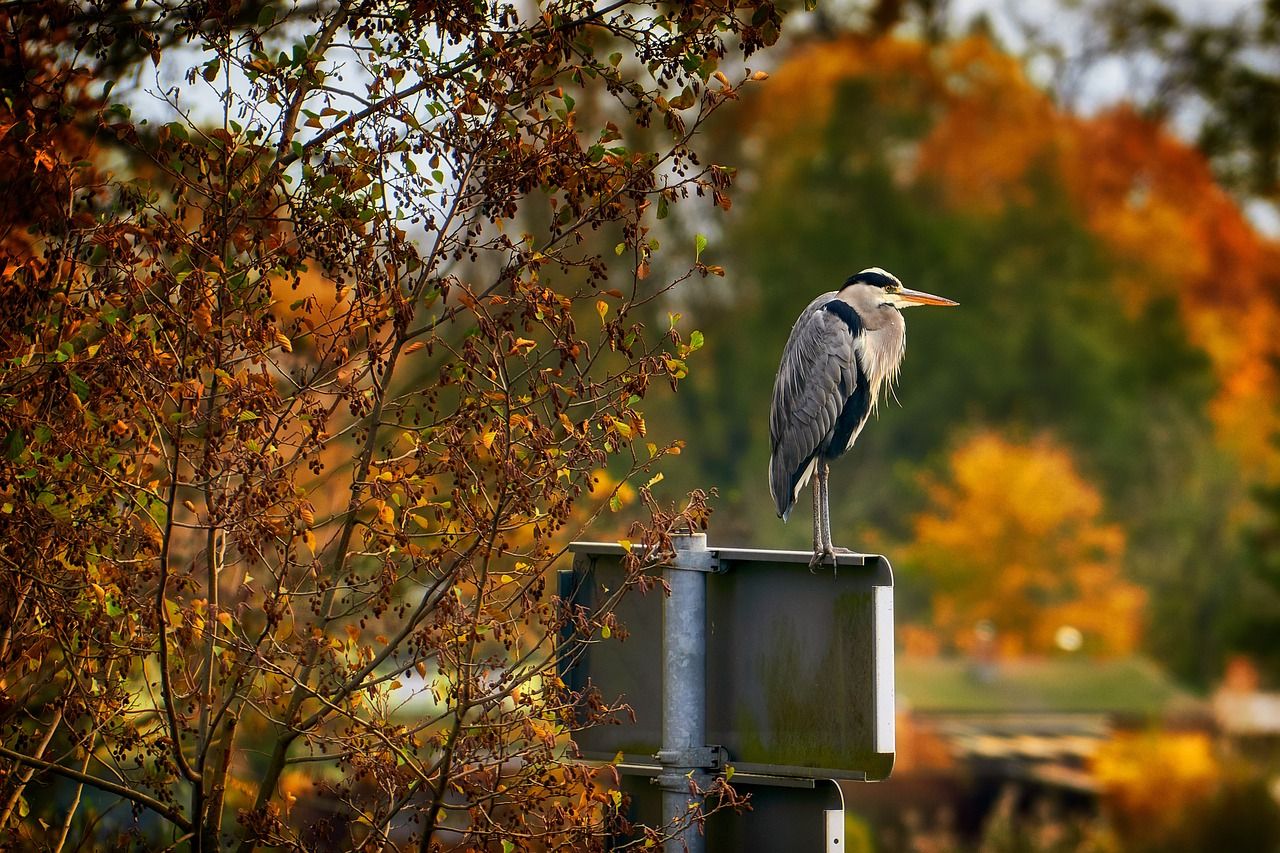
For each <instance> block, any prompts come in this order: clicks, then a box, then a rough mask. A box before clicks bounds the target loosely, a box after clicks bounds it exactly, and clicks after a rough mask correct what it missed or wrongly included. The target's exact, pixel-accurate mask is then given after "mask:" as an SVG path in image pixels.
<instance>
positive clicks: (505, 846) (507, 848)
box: [502, 838, 516, 853]
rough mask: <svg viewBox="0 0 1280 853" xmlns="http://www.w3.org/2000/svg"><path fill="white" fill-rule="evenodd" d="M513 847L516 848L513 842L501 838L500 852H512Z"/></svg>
mask: <svg viewBox="0 0 1280 853" xmlns="http://www.w3.org/2000/svg"><path fill="white" fill-rule="evenodd" d="M515 849H516V846H515V845H514V844H512V843H511V842H510V841H508V840H507V839H505V838H504V839H502V853H512V851H513V850H515Z"/></svg>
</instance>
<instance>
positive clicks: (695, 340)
mask: <svg viewBox="0 0 1280 853" xmlns="http://www.w3.org/2000/svg"><path fill="white" fill-rule="evenodd" d="M704 343H706V339H705V338H704V337H703V335H702V332H699V331H698V330H697V329H694V330H693V331H692V332H690V333H689V352H693V351H694V350H700V349H702V345H703V344H704Z"/></svg>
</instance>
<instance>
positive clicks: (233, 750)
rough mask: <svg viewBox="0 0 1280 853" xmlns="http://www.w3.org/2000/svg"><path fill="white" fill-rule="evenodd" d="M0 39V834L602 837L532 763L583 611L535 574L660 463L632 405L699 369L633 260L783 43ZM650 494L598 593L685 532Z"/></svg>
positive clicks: (670, 37)
mask: <svg viewBox="0 0 1280 853" xmlns="http://www.w3.org/2000/svg"><path fill="white" fill-rule="evenodd" d="M0 23H2V24H3V27H2V28H0V32H2V33H3V35H2V36H0V43H2V50H3V63H4V65H3V69H2V74H0V86H2V87H3V89H4V94H5V100H4V102H3V103H4V106H3V113H2V114H0V145H2V147H3V154H2V156H0V170H2V172H3V174H4V177H5V180H6V182H7V185H8V186H9V187H10V190H11V192H10V204H8V205H6V206H5V210H4V212H3V217H4V221H3V233H2V234H0V240H2V241H3V242H0V248H2V250H3V253H4V259H3V266H4V277H3V281H2V283H0V295H3V307H2V308H0V349H2V352H0V356H2V361H0V444H2V447H3V458H2V459H0V601H2V602H3V612H4V613H5V615H6V616H5V624H4V626H3V631H2V632H0V773H2V774H3V775H2V776H0V807H2V808H3V812H2V813H0V832H2V833H3V834H4V837H5V839H6V841H7V843H8V844H11V845H14V846H24V845H25V846H32V847H41V848H54V849H63V848H64V846H65V845H66V844H69V843H70V844H76V843H80V844H83V843H94V841H93V839H95V838H96V839H98V841H105V839H106V838H108V837H111V836H114V835H116V834H119V833H122V832H126V831H127V832H131V833H135V834H137V835H138V836H140V837H141V838H142V839H143V840H144V841H145V842H146V843H166V844H178V845H180V846H190V847H193V848H195V849H199V850H206V851H207V850H215V849H223V848H228V847H233V846H234V847H236V848H237V849H238V850H241V851H247V850H252V849H255V848H257V847H259V846H262V845H271V846H280V847H292V848H298V849H313V848H315V847H318V846H324V847H332V848H339V849H341V848H349V847H369V846H378V847H381V846H384V845H386V844H388V843H394V844H395V845H397V846H403V844H404V843H405V842H408V843H411V844H416V845H417V846H418V848H419V849H423V850H426V849H430V848H432V847H433V846H436V845H437V844H439V843H443V841H442V839H444V838H445V835H442V833H445V832H447V833H449V834H448V838H449V839H450V840H451V841H457V842H461V843H465V844H467V845H470V846H473V847H475V848H477V849H484V848H489V847H491V846H492V845H495V844H497V842H498V841H499V840H501V841H502V847H503V849H507V850H509V849H513V848H521V849H523V848H534V847H541V846H557V845H571V846H573V847H575V849H581V848H586V847H590V846H592V845H598V844H600V843H602V838H603V837H604V832H605V831H606V829H607V828H609V827H613V828H617V825H618V821H619V820H620V816H619V812H618V809H617V803H616V801H615V800H614V799H613V798H611V797H608V796H604V795H602V794H599V793H597V792H596V788H595V786H594V783H593V781H592V775H593V773H594V772H595V771H592V770H590V769H588V768H583V767H580V766H577V765H574V764H573V763H571V762H569V761H567V760H566V759H567V757H568V756H569V755H571V753H570V752H569V750H570V749H571V747H570V744H569V742H568V737H569V735H570V734H571V732H572V727H573V726H574V725H580V724H584V721H583V718H582V716H581V714H582V712H583V711H584V709H586V710H587V711H588V712H591V711H594V712H596V713H600V712H603V711H604V710H607V703H606V702H604V701H603V700H602V699H600V698H599V697H595V698H590V697H588V698H589V699H590V701H585V702H584V701H583V700H584V697H580V696H575V695H573V694H571V693H570V692H568V691H567V690H566V689H565V687H564V685H563V684H562V683H561V682H560V681H559V680H558V679H557V678H556V676H555V671H554V669H553V668H552V666H553V661H552V659H551V656H550V654H549V650H550V641H551V638H552V637H554V636H555V635H556V633H557V632H558V631H560V630H561V629H562V628H565V627H566V626H569V627H572V628H574V629H576V630H577V631H578V632H579V633H580V634H581V635H583V636H586V637H591V636H595V635H597V632H599V631H600V629H601V628H602V627H603V626H605V625H607V624H610V620H611V618H612V617H611V615H610V608H611V606H612V604H613V603H614V601H612V600H611V601H608V602H604V603H602V605H601V606H600V608H598V609H596V610H593V611H582V610H578V611H568V610H566V609H565V608H564V607H563V606H562V605H561V604H560V603H559V602H558V601H557V600H556V599H555V598H554V597H552V596H551V595H549V593H548V590H547V589H546V577H547V573H548V569H549V567H550V566H551V565H552V564H553V563H554V562H555V561H556V559H557V557H558V556H559V554H560V549H561V548H562V546H563V543H564V542H566V541H567V540H568V539H569V538H571V537H572V536H573V535H574V534H575V533H577V532H579V531H580V530H581V529H582V527H583V526H584V525H586V524H588V523H590V521H591V519H592V517H593V516H594V515H595V514H596V513H598V512H600V511H601V510H602V509H603V508H604V507H607V506H608V505H610V504H614V505H615V506H616V504H617V501H618V498H619V494H620V492H619V489H621V488H622V484H624V483H625V482H626V481H627V480H628V479H629V478H634V477H635V475H637V474H639V473H640V472H642V471H647V470H648V469H649V468H650V467H651V466H653V465H655V464H657V463H659V462H660V461H661V460H662V459H663V458H664V457H665V456H666V455H667V454H668V452H670V451H672V450H673V449H674V448H676V447H677V445H674V444H666V443H664V445H663V446H658V445H656V444H652V443H647V442H646V440H645V434H646V423H645V420H644V416H643V414H642V412H641V410H640V408H639V406H640V405H641V404H642V401H643V400H644V399H645V396H646V394H647V393H648V392H649V391H650V390H651V388H652V387H653V386H654V384H655V383H657V384H658V385H659V386H666V385H671V386H675V385H676V384H677V383H678V382H679V381H680V380H681V379H682V378H683V377H684V376H685V375H686V372H687V370H688V367H687V365H686V362H685V358H686V356H687V355H688V354H689V353H690V352H691V351H692V350H693V349H695V348H696V346H697V340H696V339H695V338H694V336H692V335H690V334H689V333H688V330H684V329H681V328H680V327H678V326H677V324H676V323H675V321H674V320H673V321H672V322H671V323H669V324H664V325H662V326H661V327H660V328H658V329H656V330H650V329H646V328H645V327H644V326H642V325H641V324H640V323H639V322H638V321H637V319H636V318H637V316H638V315H637V313H636V312H637V311H638V310H639V309H640V308H641V307H642V306H644V305H646V304H647V303H651V302H652V301H653V300H655V299H659V298H661V297H662V295H663V294H665V293H667V292H668V291H669V290H670V289H671V288H673V287H676V286H677V285H679V284H680V283H681V282H683V281H685V280H687V279H688V278H690V277H691V276H697V275H706V274H707V272H708V268H707V267H706V266H704V265H703V264H702V263H701V261H698V260H696V259H695V258H694V251H693V248H694V247H693V245H692V244H693V240H692V239H689V240H688V241H687V243H686V244H684V245H683V246H681V247H679V248H672V247H670V246H668V247H667V248H666V249H665V251H666V252H668V253H670V252H683V253H684V254H683V255H682V257H683V271H682V272H680V273H679V274H676V275H673V276H669V277H665V278H663V279H661V280H659V279H658V277H657V276H650V274H649V273H650V269H651V266H650V263H651V261H652V260H653V259H654V258H655V257H656V256H657V253H658V252H659V251H660V247H659V245H658V243H657V241H656V240H655V239H654V238H653V235H652V234H651V233H650V229H651V227H652V225H653V222H654V220H655V219H656V218H659V217H662V216H665V215H666V213H667V211H668V210H669V209H672V208H674V206H676V205H678V204H680V203H682V202H686V201H696V200H699V199H705V203H706V204H708V205H711V204H712V202H722V203H723V199H724V198H725V193H726V191H727V188H728V184H729V180H730V177H731V172H730V170H729V169H727V168H725V167H723V166H720V165H717V164H713V163H710V162H706V161H704V160H703V159H702V158H701V157H700V156H699V155H698V153H697V151H696V150H695V148H694V147H693V142H694V136H695V134H696V133H697V131H698V130H699V128H700V127H701V126H702V124H703V123H704V121H705V120H706V119H707V117H708V116H709V115H710V114H711V113H713V112H714V111H715V110H717V109H718V108H719V107H721V106H722V105H724V104H726V103H727V102H729V101H732V100H734V99H736V98H737V97H738V93H739V90H740V89H741V88H742V87H743V86H745V85H748V84H750V83H751V81H753V80H759V79H762V78H763V76H764V75H763V74H759V73H757V74H754V75H753V74H752V72H751V71H750V69H748V68H746V67H745V66H744V65H743V60H745V59H746V58H748V57H750V56H751V55H752V54H753V53H754V52H755V51H756V50H757V49H759V48H761V47H762V46H765V45H767V44H771V43H772V42H773V41H775V40H776V39H777V37H778V29H779V26H780V23H781V20H780V14H779V12H778V11H777V10H776V9H775V8H774V6H773V4H772V3H770V2H768V0H747V2H740V3H731V4H725V3H715V2H690V3H681V4H665V3H623V2H611V3H599V2H581V0H565V2H557V3H547V4H544V5H540V6H539V7H538V8H536V9H535V8H534V7H532V6H530V5H528V4H503V3H474V4H471V3H468V4H459V3H453V2H415V3H382V2H379V3H360V2H321V3H314V4H298V5H296V6H295V5H293V4H284V5H268V4H261V3H252V2H244V3H230V4H225V3H224V4H208V3H200V2H177V3H169V4H163V5H160V4H139V5H136V6H135V5H134V4H123V3H114V2H107V1H106V0H103V2H93V3H60V2H37V3H28V4H16V5H10V6H7V7H6V8H5V9H4V11H3V12H0ZM175 64H176V66H177V67H175ZM188 64H190V67H189V68H187V67H186V66H187V65H188ZM153 65H154V66H156V67H158V76H156V77H155V80H156V83H155V84H154V86H152V87H151V89H150V93H151V97H147V96H146V95H144V94H142V92H141V89H142V88H145V87H144V86H143V84H142V83H141V82H139V81H145V80H146V79H147V78H148V77H149V76H150V75H152V74H153V73H154V72H152V71H151V68H152V66H153ZM170 80H178V81H180V82H178V83H176V84H172V85H171V84H169V83H168V82H167V81H170ZM162 81H164V82H162ZM157 110H158V111H159V112H160V113H162V115H161V117H160V118H159V119H157V118H156V112H157ZM144 112H146V113H148V115H143V113H144ZM635 139H643V140H645V141H646V143H647V144H646V145H644V146H639V147H637V146H636V145H635V144H633V140H635ZM723 206H727V204H723ZM594 231H600V232H602V233H604V234H607V235H609V239H608V245H610V246H613V245H614V244H616V245H617V247H618V255H619V256H620V257H621V258H622V261H621V262H616V261H613V260H612V257H613V256H612V255H610V256H609V258H608V259H606V258H605V257H602V256H601V254H600V253H598V252H597V251H596V250H595V248H594V247H595V246H596V245H598V241H591V240H584V237H585V236H586V235H589V234H591V233H592V232H594ZM686 246H687V248H686ZM606 466H608V468H609V470H610V471H611V476H610V477H608V478H607V479H606V478H604V477H602V476H601V474H600V471H601V470H602V469H603V468H604V467H606ZM648 479H650V478H649V477H648V476H646V477H645V478H641V479H639V480H638V482H637V485H638V486H639V488H640V491H639V499H640V500H641V501H642V502H644V503H645V504H646V505H647V506H648V507H649V509H650V520H649V521H647V522H646V523H643V524H641V523H637V525H636V528H635V529H634V530H632V531H631V532H630V534H629V536H630V538H631V539H632V540H633V541H634V542H636V543H644V544H646V545H648V546H650V547H649V549H648V550H647V553H649V554H650V555H651V556H650V558H649V559H647V560H644V561H640V560H638V561H637V562H636V564H635V566H634V567H633V571H632V572H631V574H630V575H629V578H630V579H629V582H628V584H627V585H626V588H624V589H621V590H618V591H617V594H618V595H621V594H623V593H625V592H627V591H628V590H629V589H631V588H632V587H635V586H650V585H651V584H652V580H651V578H650V575H649V574H648V569H649V568H651V566H652V565H653V563H654V561H655V560H657V559H659V558H660V556H661V554H662V552H663V549H664V545H665V542H666V538H667V536H668V534H669V533H670V531H671V530H673V529H674V528H675V527H677V526H682V525H683V526H688V525H694V526H698V525H701V524H703V522H704V518H705V512H706V510H705V505H704V503H703V502H702V500H701V498H700V497H699V496H698V495H696V494H695V495H693V496H692V497H691V498H690V499H688V500H686V501H684V502H682V503H681V504H680V506H681V507H682V508H681V509H680V510H679V511H678V512H677V511H674V510H672V511H668V510H664V509H663V508H661V507H660V506H658V504H657V503H656V502H654V501H653V500H652V498H651V497H650V496H649V495H648V493H647V491H646V490H645V489H644V488H643V486H644V483H645V482H647V481H648ZM593 490H594V493H593ZM605 636H608V634H605ZM592 719H593V717H592V714H591V713H587V717H586V720H585V723H586V724H589V723H590V722H591V720H592ZM659 831H660V830H659V829H658V828H651V829H649V830H647V832H648V833H649V837H650V838H651V839H652V838H656V837H658V833H659ZM493 849H496V848H493Z"/></svg>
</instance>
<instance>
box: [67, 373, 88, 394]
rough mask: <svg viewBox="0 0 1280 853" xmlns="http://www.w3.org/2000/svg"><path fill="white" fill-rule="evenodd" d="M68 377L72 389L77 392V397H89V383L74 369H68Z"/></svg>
mask: <svg viewBox="0 0 1280 853" xmlns="http://www.w3.org/2000/svg"><path fill="white" fill-rule="evenodd" d="M67 379H68V380H69V381H70V382H71V390H72V391H74V392H76V396H77V397H79V398H80V399H81V400H82V401H83V400H88V399H89V383H87V382H85V381H84V380H83V379H81V378H80V377H79V376H77V375H76V373H75V371H74V370H69V371H67Z"/></svg>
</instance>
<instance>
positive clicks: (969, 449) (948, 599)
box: [907, 433, 1145, 654]
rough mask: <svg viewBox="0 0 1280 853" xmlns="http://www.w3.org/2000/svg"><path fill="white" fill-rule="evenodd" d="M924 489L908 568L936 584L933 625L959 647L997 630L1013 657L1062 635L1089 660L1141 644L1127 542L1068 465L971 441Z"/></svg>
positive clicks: (1045, 455) (1010, 446)
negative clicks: (1080, 640)
mask: <svg viewBox="0 0 1280 853" xmlns="http://www.w3.org/2000/svg"><path fill="white" fill-rule="evenodd" d="M949 467H950V474H949V477H948V480H947V481H946V482H929V483H926V488H927V491H928V494H929V499H930V509H929V510H928V511H926V512H924V513H922V514H920V515H919V516H917V517H916V519H915V525H914V526H915V536H914V543H913V544H912V545H911V547H910V548H909V550H908V553H907V559H908V562H909V563H911V564H912V565H914V566H916V567H918V569H919V570H920V571H922V572H923V573H924V574H926V575H927V576H928V577H929V578H931V579H932V580H933V582H934V585H935V594H934V614H933V616H934V624H935V625H936V626H937V628H938V630H939V631H940V632H941V633H942V634H943V635H944V636H946V637H949V638H951V640H952V642H954V643H956V644H958V645H962V646H963V645H964V644H965V642H967V638H969V637H971V636H972V633H973V631H972V629H973V626H974V625H975V624H976V623H978V622H979V621H981V620H990V621H991V622H992V623H993V624H995V626H996V628H997V630H998V635H997V636H998V638H999V639H998V642H999V644H1000V648H1001V650H1002V651H1003V652H1004V653H1006V654H1022V653H1027V652H1039V653H1045V652H1051V651H1053V649H1054V638H1055V634H1056V632H1057V631H1058V629H1059V628H1061V627H1062V626H1064V625H1070V626H1073V627H1075V628H1077V629H1078V630H1080V631H1081V632H1082V634H1083V635H1084V642H1085V646H1084V647H1085V649H1087V650H1089V651H1092V652H1095V653H1105V654H1123V653H1126V652H1129V651H1132V650H1133V648H1134V647H1135V645H1136V644H1137V641H1138V636H1139V625H1140V622H1141V619H1140V614H1141V610H1142V605H1143V603H1144V600H1145V599H1144V594H1143V592H1142V590H1141V589H1140V588H1138V587H1137V586H1135V585H1133V584H1131V583H1129V582H1127V581H1125V580H1124V579H1123V578H1122V577H1121V566H1122V563H1123V558H1124V549H1125V540H1124V533H1123V531H1122V530H1121V528H1120V527H1119V525H1115V524H1109V523H1107V522H1106V521H1104V520H1103V518H1102V509H1103V506H1102V498H1101V496H1100V495H1099V493H1098V491H1097V489H1095V488H1094V487H1093V485H1092V484H1090V483H1089V482H1088V481H1087V480H1085V479H1084V478H1083V477H1082V476H1081V475H1080V473H1079V472H1078V471H1077V470H1076V468H1075V465H1074V463H1073V461H1072V459H1071V456H1070V454H1069V453H1068V452H1067V451H1066V450H1065V449H1063V448H1062V447H1061V446H1059V445H1056V444H1054V443H1053V442H1052V441H1050V440H1049V439H1047V438H1041V439H1039V440H1036V441H1033V442H1030V443H1017V442H1013V441H1010V440H1008V439H1005V438H1002V437H1000V436H999V435H995V434H992V433H982V434H979V435H976V436H974V437H973V438H971V439H969V440H968V441H966V442H965V443H964V444H962V445H961V446H960V447H958V448H957V449H956V450H955V451H954V452H953V453H952V455H951V459H950V466H949Z"/></svg>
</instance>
